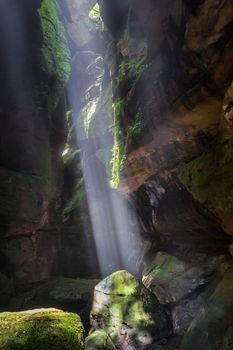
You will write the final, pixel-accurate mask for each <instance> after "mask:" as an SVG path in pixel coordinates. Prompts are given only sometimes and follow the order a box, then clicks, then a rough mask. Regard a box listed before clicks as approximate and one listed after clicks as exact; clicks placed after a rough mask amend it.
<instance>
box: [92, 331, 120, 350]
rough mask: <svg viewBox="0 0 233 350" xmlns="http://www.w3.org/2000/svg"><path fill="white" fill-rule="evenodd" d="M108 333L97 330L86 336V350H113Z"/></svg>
mask: <svg viewBox="0 0 233 350" xmlns="http://www.w3.org/2000/svg"><path fill="white" fill-rule="evenodd" d="M115 349H116V348H115V346H114V344H113V342H112V340H111V337H110V336H109V334H107V333H106V332H105V331H104V330H97V331H95V332H94V333H92V334H91V335H89V337H87V338H86V350H115Z"/></svg>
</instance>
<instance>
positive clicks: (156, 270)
mask: <svg viewBox="0 0 233 350" xmlns="http://www.w3.org/2000/svg"><path fill="white" fill-rule="evenodd" d="M222 259H223V257H221V256H212V257H206V256H205V255H203V257H201V256H200V255H199V256H197V257H196V261H195V262H193V261H187V260H186V261H185V260H183V259H180V258H177V257H175V256H174V255H170V254H167V253H165V252H158V253H157V254H156V256H155V258H154V259H153V261H152V262H151V263H150V264H149V265H148V266H147V267H146V268H145V270H144V272H143V284H144V285H145V286H146V287H147V288H148V289H149V290H150V291H151V292H153V293H154V294H155V295H156V297H157V298H158V300H159V302H160V303H161V304H166V303H177V302H178V301H179V300H180V299H182V298H184V297H188V295H189V294H191V293H193V292H194V291H195V290H197V289H198V288H200V287H201V286H203V285H205V284H207V283H208V282H209V281H210V280H211V278H212V275H213V273H214V271H215V270H216V268H217V266H218V265H220V263H221V262H222ZM197 261H198V264H197Z"/></svg>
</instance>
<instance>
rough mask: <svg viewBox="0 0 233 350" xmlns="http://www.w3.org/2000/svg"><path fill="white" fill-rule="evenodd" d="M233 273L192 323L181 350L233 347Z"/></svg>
mask: <svg viewBox="0 0 233 350" xmlns="http://www.w3.org/2000/svg"><path fill="white" fill-rule="evenodd" d="M232 313H233V272H232V271H230V270H228V271H227V272H226V274H225V275H224V277H223V279H222V280H221V282H220V283H219V284H218V285H217V287H216V289H215V291H214V293H213V294H212V295H211V297H210V298H209V300H208V302H207V307H205V308H202V310H201V311H200V312H199V314H198V316H197V317H196V318H195V320H194V321H193V322H192V323H191V325H190V327H189V329H188V331H187V333H186V335H185V336H184V339H183V342H182V344H181V348H180V350H196V349H199V350H206V349H208V350H216V349H221V350H230V349H232V345H233V318H232Z"/></svg>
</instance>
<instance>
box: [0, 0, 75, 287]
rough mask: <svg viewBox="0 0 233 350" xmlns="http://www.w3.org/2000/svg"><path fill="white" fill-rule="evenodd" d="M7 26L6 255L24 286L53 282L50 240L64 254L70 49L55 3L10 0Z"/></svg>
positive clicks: (1, 216) (0, 160)
mask: <svg viewBox="0 0 233 350" xmlns="http://www.w3.org/2000/svg"><path fill="white" fill-rule="evenodd" d="M12 8H14V11H12ZM1 23H2V27H1V28H2V29H1V43H2V49H3V52H2V56H4V59H3V60H2V61H1V64H0V72H1V77H2V78H1V83H0V96H1V97H0V105H1V108H0V128H1V142H0V148H1V152H0V164H1V169H0V178H1V181H0V182H1V185H0V196H1V205H0V207H1V208H0V221H1V224H0V228H1V234H0V236H1V244H0V251H4V254H5V255H7V257H8V258H9V265H10V268H11V269H12V270H14V282H15V283H16V284H20V285H22V284H24V283H34V282H36V281H43V280H46V279H48V278H49V277H50V273H51V270H52V265H53V255H54V254H53V253H52V254H51V252H50V255H49V256H48V255H47V254H46V252H42V250H43V249H42V247H41V243H42V241H43V238H44V237H45V236H46V237H47V239H48V242H49V241H50V243H51V241H53V243H52V245H53V252H54V251H55V250H56V249H57V240H56V238H57V231H58V229H57V226H58V223H59V221H60V218H59V208H60V205H61V198H60V196H61V187H62V158H61V150H62V148H63V147H64V143H65V137H66V135H65V134H66V131H65V130H66V126H65V123H66V121H65V113H64V110H63V109H62V105H63V104H64V101H63V100H62V101H61V102H60V103H59V101H60V100H61V97H62V95H63V89H64V87H65V84H66V82H67V80H68V78H69V74H70V51H69V47H68V42H67V39H66V37H65V33H64V26H63V24H62V22H61V20H60V18H59V15H58V9H57V7H56V4H55V2H54V1H47V0H44V1H34V2H33V3H30V4H29V3H27V2H24V1H23V2H22V3H18V2H17V1H12V2H11V3H9V2H7V1H3V2H2V3H1ZM41 233H42V235H43V238H42V239H41ZM51 233H52V234H51ZM53 233H55V234H53ZM44 248H45V247H44ZM45 250H46V248H45ZM39 251H40V252H39Z"/></svg>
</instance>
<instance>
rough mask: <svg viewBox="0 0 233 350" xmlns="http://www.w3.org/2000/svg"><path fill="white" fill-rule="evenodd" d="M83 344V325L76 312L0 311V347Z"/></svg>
mask: <svg viewBox="0 0 233 350" xmlns="http://www.w3.org/2000/svg"><path fill="white" fill-rule="evenodd" d="M83 348H84V336H83V326H82V324H81V321H80V318H79V316H78V315H76V314H72V313H65V312H62V311H60V310H56V309H41V310H32V311H27V312H18V313H8V312H6V313H2V314H0V349H1V350H32V349H33V350H42V349H43V350H64V349H66V350H81V349H83Z"/></svg>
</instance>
